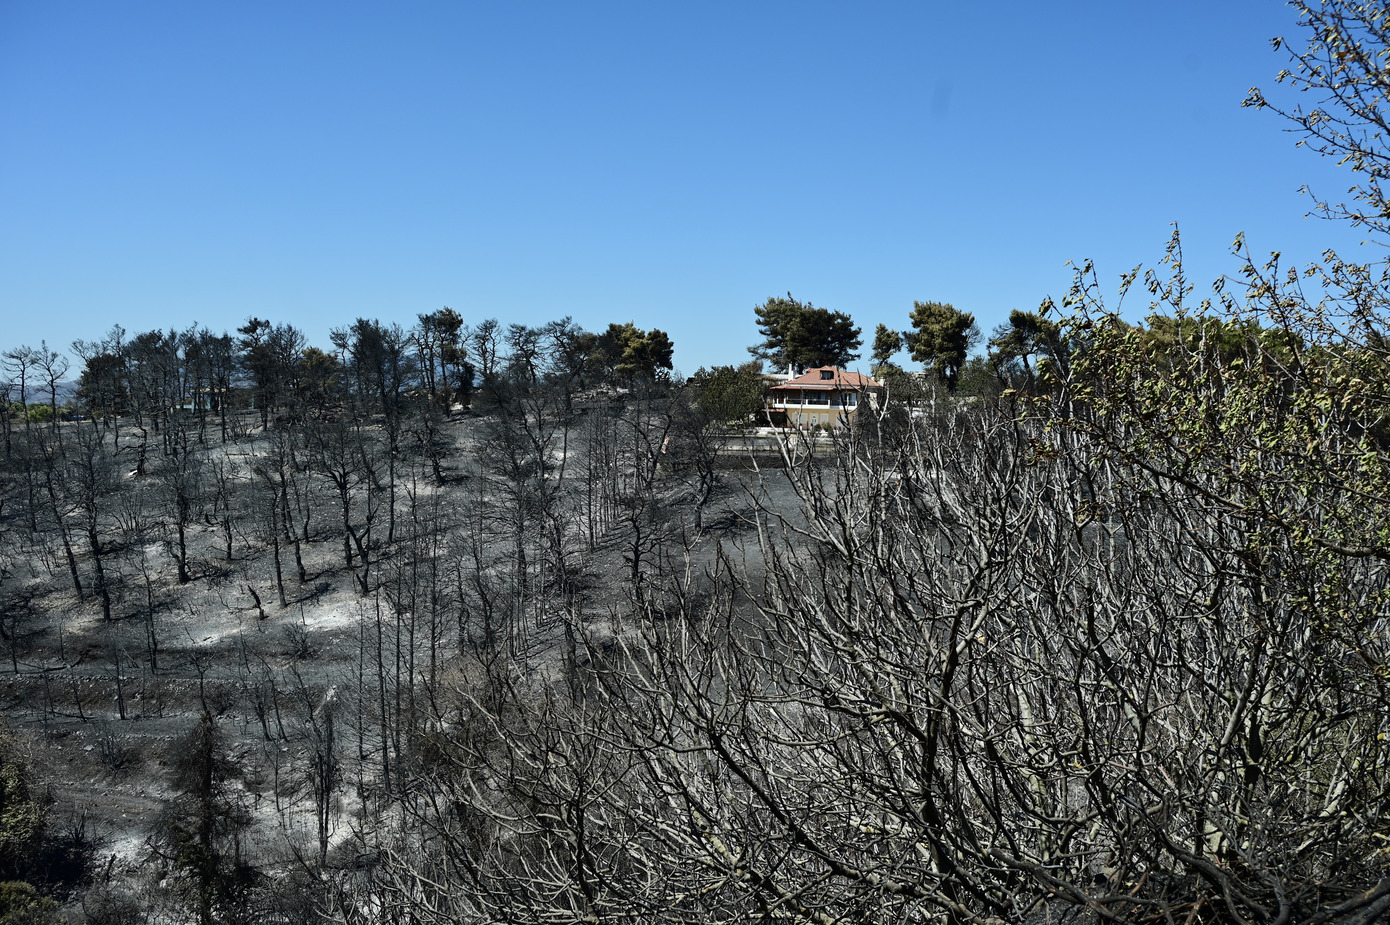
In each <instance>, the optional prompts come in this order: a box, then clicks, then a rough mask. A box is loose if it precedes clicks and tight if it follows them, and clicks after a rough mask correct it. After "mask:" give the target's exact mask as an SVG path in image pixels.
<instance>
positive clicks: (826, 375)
mask: <svg viewBox="0 0 1390 925" xmlns="http://www.w3.org/2000/svg"><path fill="white" fill-rule="evenodd" d="M820 377H821V378H822V379H834V378H835V370H833V369H823V370H821V371H820Z"/></svg>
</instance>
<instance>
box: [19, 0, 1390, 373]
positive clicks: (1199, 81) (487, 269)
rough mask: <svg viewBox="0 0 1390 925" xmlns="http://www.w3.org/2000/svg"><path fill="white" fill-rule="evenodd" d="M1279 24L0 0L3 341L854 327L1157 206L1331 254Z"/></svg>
mask: <svg viewBox="0 0 1390 925" xmlns="http://www.w3.org/2000/svg"><path fill="white" fill-rule="evenodd" d="M1280 34H1282V35H1287V36H1289V37H1291V38H1292V37H1293V36H1295V35H1297V27H1296V24H1295V20H1294V17H1293V12H1292V11H1291V10H1289V9H1288V8H1286V7H1284V6H1282V5H1281V4H1279V3H1276V2H1256V0H1233V2H1221V3H1213V2H1210V0H1202V2H1195V0H1192V2H1189V0H1178V2H1166V3H1117V2H1113V0H1110V2H1071V3H1068V2H1056V3H1038V2H1026V3H1025V2H998V3H991V4H963V3H951V4H947V3H935V2H925V0H922V2H900V3H888V2H879V3H875V2H866V3H854V4H851V3H809V2H808V3H770V2H769V3H761V2H738V3H714V2H701V3H687V4H671V3H652V2H642V3H607V2H590V3H572V2H564V3H561V2H555V3H520V2H518V3H509V2H508V3H482V2H477V3H464V2H448V3H426V2H412V3H385V2H381V3H374V4H365V3H350V2H333V3H327V2H324V3H308V2H276V3H258V2H240V3H222V4H212V3H202V2H188V0H180V2H169V3H149V2H138V0H132V2H120V3H107V2H99V3H98V2H92V3H74V2H64V0H0V319H2V323H0V348H5V347H10V346H14V345H16V344H21V343H29V344H37V343H38V342H39V340H41V339H47V341H48V343H49V345H50V346H66V345H67V344H68V343H70V342H71V341H72V340H73V339H74V338H79V337H80V338H96V337H99V336H100V335H101V334H102V333H104V332H105V331H106V330H107V329H108V328H109V327H110V326H111V325H112V324H113V323H117V322H119V323H120V324H121V325H123V326H124V327H125V328H126V329H127V330H128V331H131V332H138V331H143V330H149V329H151V328H169V327H170V326H176V327H185V326H187V325H188V324H189V323H191V322H193V321H195V320H196V321H198V322H200V323H202V324H205V325H207V326H208V327H210V328H212V329H214V330H219V331H220V330H232V329H233V328H235V327H236V326H237V325H238V324H240V323H242V322H243V321H244V319H245V318H246V317H248V316H250V315H256V316H260V317H265V318H269V319H271V320H272V321H275V322H277V323H279V322H289V323H292V324H294V325H296V326H298V327H300V328H302V329H304V330H305V331H306V333H307V334H308V336H309V338H310V341H311V342H313V343H318V344H325V345H326V342H327V332H328V330H329V329H330V328H331V327H334V326H337V325H345V324H348V323H350V322H351V321H352V319H353V318H355V317H358V316H362V317H369V318H380V319H382V320H386V321H397V322H400V323H401V324H403V325H409V324H411V323H413V322H414V320H415V317H416V315H417V314H419V313H421V312H428V311H433V310H435V309H438V308H440V307H442V306H445V305H448V306H451V307H452V308H454V309H456V310H457V311H459V312H460V313H462V314H463V316H464V317H465V318H466V319H467V320H468V321H469V322H476V321H478V320H481V319H483V318H486V317H490V316H495V317H497V318H499V319H501V320H503V321H520V322H525V323H528V324H539V323H543V322H545V321H548V320H550V319H553V318H558V317H561V316H564V315H572V316H573V317H574V318H575V320H576V321H577V322H579V323H580V324H581V325H583V326H584V327H587V328H590V329H600V328H602V327H603V326H605V325H606V324H607V323H608V322H610V321H628V320H632V321H635V322H636V323H637V324H638V325H639V326H641V327H660V328H662V329H664V330H666V331H668V332H669V333H670V334H671V336H672V337H673V339H674V340H675V343H676V363H677V366H678V368H680V369H681V370H682V371H683V372H685V373H687V374H689V373H691V372H693V371H694V370H695V368H696V367H698V366H701V365H709V364H714V363H730V362H739V361H742V360H743V359H746V358H747V354H746V352H745V349H744V348H745V347H747V346H748V345H749V344H751V343H753V342H754V341H755V340H756V332H755V329H754V325H753V307H754V305H756V304H759V303H761V302H762V301H763V300H764V299H766V298H767V297H769V296H772V295H778V294H782V293H785V292H787V291H789V290H790V291H791V292H792V294H793V295H795V296H796V297H797V298H799V299H802V300H810V301H812V302H814V303H815V304H816V305H821V306H825V307H828V308H831V309H836V310H840V311H846V312H849V313H850V314H851V315H853V317H854V319H855V321H856V323H858V324H859V325H861V326H862V327H863V329H864V333H865V337H866V341H867V340H868V339H871V337H872V332H873V327H874V325H875V324H876V323H878V322H884V323H887V324H889V325H890V326H893V327H897V328H901V327H903V326H905V325H906V318H907V313H908V312H909V310H910V309H911V306H912V301H913V300H914V299H922V300H926V299H931V300H937V301H947V302H951V303H953V304H955V305H956V307H958V308H961V309H964V310H967V311H971V312H974V313H975V315H976V317H977V319H978V320H979V322H980V326H981V328H982V329H984V330H985V331H986V332H988V330H989V329H990V328H991V327H993V326H994V325H996V324H998V323H1000V322H1001V321H1003V320H1004V319H1005V318H1006V317H1007V315H1008V312H1009V310H1010V309H1012V308H1028V309H1032V308H1035V307H1036V306H1037V304H1038V303H1039V302H1040V300H1041V299H1042V298H1043V297H1044V296H1045V295H1049V294H1050V295H1053V296H1055V297H1060V296H1061V295H1062V294H1063V293H1064V292H1065V290H1066V288H1067V285H1068V283H1069V280H1070V271H1069V269H1068V268H1067V267H1066V265H1065V264H1066V262H1067V261H1068V260H1072V261H1077V262H1079V261H1082V260H1085V259H1087V258H1091V259H1094V260H1095V261H1096V262H1097V264H1098V266H1099V268H1100V270H1101V274H1102V279H1103V280H1115V279H1117V278H1118V276H1119V274H1120V273H1121V272H1122V271H1124V270H1127V269H1129V268H1131V267H1132V266H1134V265H1135V264H1138V263H1145V264H1152V263H1153V262H1155V261H1156V260H1157V259H1158V258H1159V257H1160V256H1161V255H1162V251H1163V246H1164V244H1165V242H1166V240H1167V237H1168V235H1169V232H1170V228H1171V223H1173V222H1178V223H1180V226H1181V228H1182V230H1183V234H1184V239H1185V245H1184V246H1185V250H1186V252H1187V255H1188V262H1189V269H1190V270H1191V271H1192V273H1193V274H1194V276H1195V277H1196V278H1197V279H1198V280H1203V281H1209V280H1211V279H1213V278H1215V277H1216V276H1217V275H1220V274H1222V273H1226V272H1231V271H1232V270H1233V269H1234V266H1235V265H1234V263H1233V262H1232V261H1231V259H1230V258H1229V257H1228V256H1227V250H1226V249H1227V247H1228V246H1229V243H1230V241H1231V240H1232V238H1233V237H1234V236H1235V234H1236V232H1237V231H1241V230H1244V231H1246V233H1247V235H1248V238H1249V240H1250V242H1251V244H1252V246H1253V247H1255V248H1256V249H1258V250H1272V249H1281V250H1283V251H1284V253H1285V254H1286V255H1289V256H1290V257H1293V258H1297V259H1300V260H1303V259H1310V258H1313V257H1315V256H1316V255H1317V254H1318V253H1319V252H1320V251H1321V250H1322V249H1323V248H1324V247H1326V246H1328V245H1330V244H1335V245H1337V246H1338V247H1344V248H1346V249H1347V250H1349V251H1352V252H1353V255H1355V253H1354V252H1355V243H1356V241H1357V240H1358V238H1357V237H1356V236H1355V235H1354V234H1353V233H1352V232H1351V231H1350V230H1349V229H1344V228H1341V227H1340V226H1335V225H1329V224H1328V223H1326V222H1321V221H1319V220H1316V219H1311V218H1304V217H1303V216H1304V213H1305V212H1306V210H1307V208H1308V206H1309V201H1308V200H1307V199H1306V198H1303V197H1300V196H1299V195H1298V187H1299V186H1300V185H1301V184H1303V183H1305V182H1306V183H1310V184H1312V185H1313V186H1314V188H1315V190H1317V191H1319V192H1323V193H1325V194H1327V195H1333V196H1336V195H1339V194H1340V193H1341V192H1342V191H1344V190H1345V189H1346V187H1347V186H1348V185H1349V184H1350V182H1351V181H1350V178H1349V177H1348V176H1347V175H1346V174H1345V173H1343V172H1342V171H1341V170H1339V169H1337V168H1335V167H1334V166H1333V164H1331V163H1330V162H1327V161H1323V160H1319V159H1318V158H1317V157H1316V156H1315V155H1313V154H1311V153H1308V152H1306V151H1300V150H1296V149H1295V148H1294V147H1293V143H1294V138H1293V137H1292V136H1290V135H1289V134H1287V133H1286V132H1284V131H1283V129H1284V125H1283V124H1282V123H1281V122H1280V120H1279V119H1278V117H1276V116H1274V115H1273V114H1271V113H1268V112H1255V111H1251V110H1242V109H1241V108H1240V102H1241V100H1242V99H1243V98H1244V96H1245V93H1246V91H1247V89H1248V88H1249V87H1250V86H1251V85H1259V86H1261V87H1263V88H1265V89H1266V90H1267V91H1268V90H1272V89H1273V85H1274V75H1275V74H1276V73H1277V72H1278V71H1279V69H1280V68H1281V67H1283V66H1284V65H1285V63H1286V60H1287V55H1286V54H1285V53H1282V52H1279V53H1276V52H1274V51H1272V50H1271V49H1270V47H1269V44H1268V39H1269V38H1270V37H1271V36H1274V35H1280ZM1363 253H1364V256H1365V257H1366V258H1368V259H1369V258H1370V257H1373V256H1378V255H1377V254H1372V253H1366V252H1364V251H1363ZM1139 307H1140V308H1142V306H1139ZM1138 314H1142V312H1138ZM866 354H867V349H866Z"/></svg>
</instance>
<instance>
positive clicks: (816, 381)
mask: <svg viewBox="0 0 1390 925" xmlns="http://www.w3.org/2000/svg"><path fill="white" fill-rule="evenodd" d="M882 394H883V386H882V385H880V384H879V383H877V382H875V381H874V380H873V379H870V378H869V377H868V376H864V375H861V374H860V373H852V372H848V371H847V370H843V369H839V368H837V367H834V366H818V367H814V368H812V369H808V370H806V372H804V373H802V374H801V375H800V376H797V377H796V378H794V379H789V380H787V381H786V382H783V383H781V384H780V385H775V386H773V387H772V388H770V389H768V392H767V409H768V418H769V420H771V421H773V422H774V423H780V420H779V419H781V420H785V421H786V424H787V425H788V426H790V427H808V428H809V427H826V428H831V427H843V426H845V425H847V424H849V423H850V422H852V421H853V420H854V416H855V415H856V414H857V413H858V412H859V409H860V408H861V407H863V406H864V405H865V403H868V404H869V405H870V407H877V405H878V402H879V398H880V396H881V395H882Z"/></svg>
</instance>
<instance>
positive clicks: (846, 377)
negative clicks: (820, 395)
mask: <svg viewBox="0 0 1390 925" xmlns="http://www.w3.org/2000/svg"><path fill="white" fill-rule="evenodd" d="M822 370H828V371H830V372H832V373H834V374H835V375H834V377H833V378H830V379H826V378H822V376H821V371H822ZM772 388H773V390H774V391H775V390H777V389H840V390H850V389H881V388H883V386H882V385H880V384H879V383H877V382H875V381H874V380H872V379H870V378H869V377H868V376H864V375H860V374H859V373H852V372H849V371H848V370H844V369H838V368H836V367H834V366H815V367H812V368H811V369H808V370H806V372H804V373H802V374H801V375H799V376H797V377H796V378H795V379H791V380H788V381H787V382H784V383H782V384H781V385H775V386H773V387H772Z"/></svg>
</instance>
